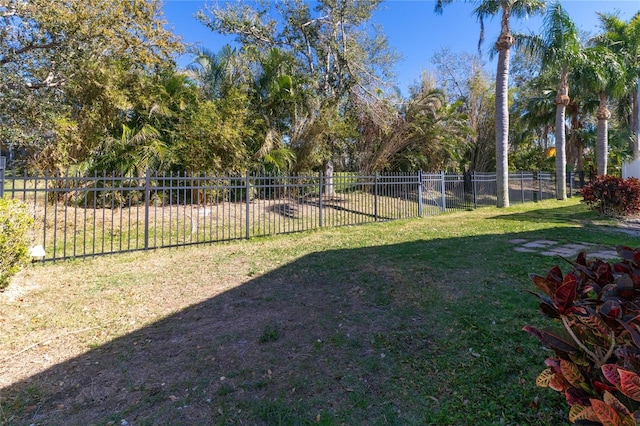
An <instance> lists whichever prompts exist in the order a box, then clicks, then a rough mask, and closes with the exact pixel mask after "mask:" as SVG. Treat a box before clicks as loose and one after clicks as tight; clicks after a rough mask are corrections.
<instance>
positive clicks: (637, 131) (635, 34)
mask: <svg viewBox="0 0 640 426" xmlns="http://www.w3.org/2000/svg"><path fill="white" fill-rule="evenodd" d="M599 15H600V22H601V23H602V26H603V28H604V31H605V32H604V33H603V34H601V35H599V36H597V38H596V39H597V40H598V42H599V43H600V44H604V45H606V46H608V47H609V49H611V50H612V51H613V52H615V53H616V54H618V55H619V56H620V57H621V59H622V61H623V63H624V67H625V70H626V77H627V82H626V90H627V91H626V94H625V95H626V97H627V99H628V101H629V104H630V108H629V110H630V111H629V116H628V123H629V130H630V133H631V135H632V139H633V159H634V160H638V159H640V142H639V141H638V135H640V111H639V110H638V94H639V93H640V84H639V83H640V11H639V12H638V13H636V15H635V16H633V17H632V18H631V19H630V20H629V22H625V21H623V20H622V19H620V18H619V17H618V16H616V15H612V14H599ZM625 118H626V117H625Z"/></svg>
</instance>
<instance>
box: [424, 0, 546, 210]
mask: <svg viewBox="0 0 640 426" xmlns="http://www.w3.org/2000/svg"><path fill="white" fill-rule="evenodd" d="M452 1H453V0H437V2H436V12H438V13H441V12H442V9H443V6H444V5H446V4H449V3H451V2H452ZM467 1H468V2H469V3H472V4H474V5H475V9H474V11H473V13H474V15H476V17H477V18H478V20H479V21H480V43H482V41H483V40H484V21H485V19H487V18H489V17H492V16H496V15H497V14H499V13H501V18H500V35H499V36H498V40H497V41H496V43H495V49H496V50H497V52H498V64H497V72H496V100H495V102H496V114H495V117H496V119H495V121H496V175H497V196H498V203H497V204H498V207H509V56H510V50H511V47H512V46H513V44H514V42H515V39H514V37H513V34H512V33H511V18H512V17H514V18H523V17H526V16H528V15H531V14H535V13H540V12H541V11H543V10H544V7H545V1H543V0H467Z"/></svg>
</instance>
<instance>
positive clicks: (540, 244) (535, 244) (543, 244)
mask: <svg viewBox="0 0 640 426" xmlns="http://www.w3.org/2000/svg"><path fill="white" fill-rule="evenodd" d="M556 244H558V242H557V241H551V240H536V241H531V242H530V243H525V244H524V246H525V247H529V248H547V247H549V246H554V245H556Z"/></svg>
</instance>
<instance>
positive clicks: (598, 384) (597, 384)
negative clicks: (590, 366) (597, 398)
mask: <svg viewBox="0 0 640 426" xmlns="http://www.w3.org/2000/svg"><path fill="white" fill-rule="evenodd" d="M593 387H594V388H596V391H597V392H598V394H600V395H602V394H603V393H604V392H605V391H609V392H615V391H617V390H618V388H617V387H615V386H609V385H606V384H604V383H602V382H599V381H597V380H594V382H593Z"/></svg>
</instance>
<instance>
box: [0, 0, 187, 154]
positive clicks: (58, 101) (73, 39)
mask: <svg viewBox="0 0 640 426" xmlns="http://www.w3.org/2000/svg"><path fill="white" fill-rule="evenodd" d="M164 24H165V21H164V20H163V19H162V9H161V2H160V1H159V0H114V1H109V2H104V1H102V0H68V1H49V0H30V1H21V0H2V1H0V88H1V90H0V97H1V98H2V102H0V108H1V111H0V117H1V118H0V123H1V124H0V125H2V127H10V128H14V129H17V133H20V134H22V136H23V138H26V139H40V140H43V141H45V142H46V141H52V140H54V141H55V140H56V139H57V141H59V139H60V138H62V137H64V135H73V132H67V131H60V129H58V130H56V129H55V127H56V123H58V124H60V123H64V126H62V127H65V129H71V128H73V127H77V125H79V122H83V123H85V124H88V123H90V122H93V123H94V125H95V126H94V130H92V131H88V130H87V129H86V127H85V130H87V132H88V133H93V134H96V133H100V132H101V131H100V130H99V129H100V128H102V129H103V130H104V126H103V123H102V122H101V121H100V120H99V119H100V118H101V117H100V116H103V117H104V116H105V115H106V114H105V113H106V112H107V109H105V108H106V107H107V105H108V104H109V105H110V107H109V113H113V112H115V113H116V114H117V113H118V110H121V108H122V107H124V106H125V105H126V104H127V103H128V100H127V95H126V94H125V93H123V90H124V88H125V87H127V86H129V87H133V86H134V84H131V83H130V81H129V80H130V79H131V76H133V75H135V74H144V73H147V72H149V71H150V70H152V69H154V68H155V67H158V66H161V65H162V64H165V63H167V62H168V61H170V58H171V56H172V54H174V53H175V52H179V51H181V49H182V45H181V43H179V41H178V40H177V38H176V37H175V36H174V35H173V34H172V33H171V32H170V31H168V30H166V29H165V27H164ZM87 102H89V104H87ZM92 103H97V105H92ZM100 109H101V114H100V113H96V111H97V110H100ZM110 117H112V116H110ZM74 123H75V124H74ZM58 127H60V126H58ZM80 127H82V126H80ZM103 130H102V133H103V134H104V131H103ZM77 141H80V139H76V140H75V141H69V145H73V144H75V143H76V142H77ZM80 142H82V143H93V142H94V140H85V141H80ZM40 148H42V147H40ZM75 148H76V147H74V151H77V150H76V149H75ZM78 152H79V151H78ZM60 160H61V161H63V162H67V164H69V162H70V161H73V160H74V159H70V158H61V159H60ZM75 160H77V159H75Z"/></svg>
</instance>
